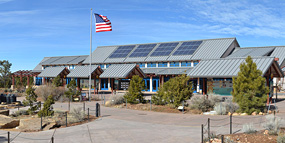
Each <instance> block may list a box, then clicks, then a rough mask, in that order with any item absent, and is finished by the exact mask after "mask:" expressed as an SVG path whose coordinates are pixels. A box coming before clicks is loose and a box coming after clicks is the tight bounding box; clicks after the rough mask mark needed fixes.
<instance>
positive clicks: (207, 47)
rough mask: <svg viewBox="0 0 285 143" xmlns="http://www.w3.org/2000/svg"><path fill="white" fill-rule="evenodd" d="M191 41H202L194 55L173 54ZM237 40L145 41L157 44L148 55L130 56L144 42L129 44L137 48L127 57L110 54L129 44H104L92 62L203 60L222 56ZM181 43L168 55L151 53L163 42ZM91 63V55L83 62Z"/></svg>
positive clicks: (93, 55)
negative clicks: (115, 56)
mask: <svg viewBox="0 0 285 143" xmlns="http://www.w3.org/2000/svg"><path fill="white" fill-rule="evenodd" d="M190 41H202V43H201V45H200V46H199V47H198V48H197V50H196V51H195V52H194V53H193V54H192V55H179V56H173V53H175V51H176V50H177V49H178V48H179V47H180V45H181V44H182V43H183V42H190ZM234 41H235V38H219V39H204V40H187V41H170V42H158V43H144V44H157V45H156V46H155V47H154V48H153V49H152V50H151V51H150V52H149V54H148V55H147V56H146V57H129V56H130V55H131V54H132V52H134V51H135V50H136V48H137V47H138V45H144V44H129V45H136V46H135V48H134V49H133V50H132V51H131V52H130V53H129V54H128V56H127V57H125V58H109V57H110V55H111V54H112V53H113V52H114V51H115V50H116V49H117V48H118V47H119V46H127V45H116V46H102V47H97V48H96V49H95V51H94V52H93V53H92V63H96V64H102V63H110V64H112V63H127V62H129V63H131V62H160V61H161V62H163V61H164V62H166V61H190V60H193V59H194V60H201V59H212V58H221V56H223V54H224V53H225V52H226V51H227V50H228V48H229V47H230V45H231V44H232V43H233V42H234ZM175 42H178V43H179V44H178V45H177V46H176V47H175V48H174V50H173V51H172V52H171V53H170V55H168V56H157V57H151V56H150V55H151V54H152V53H153V52H154V51H155V50H156V49H157V48H158V47H159V45H160V44H162V43H175ZM88 63H89V57H88V58H86V60H85V61H84V62H83V64H88Z"/></svg>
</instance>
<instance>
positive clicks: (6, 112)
mask: <svg viewBox="0 0 285 143" xmlns="http://www.w3.org/2000/svg"><path fill="white" fill-rule="evenodd" d="M0 115H5V116H9V110H0Z"/></svg>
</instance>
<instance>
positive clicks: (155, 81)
mask: <svg viewBox="0 0 285 143" xmlns="http://www.w3.org/2000/svg"><path fill="white" fill-rule="evenodd" d="M158 84H159V79H152V91H153V92H156V91H157V90H158Z"/></svg>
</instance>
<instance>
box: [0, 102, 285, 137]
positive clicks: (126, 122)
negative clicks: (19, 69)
mask: <svg viewBox="0 0 285 143" xmlns="http://www.w3.org/2000/svg"><path fill="white" fill-rule="evenodd" d="M95 104H96V102H86V109H87V108H90V109H93V110H94V109H95ZM276 104H277V106H278V107H279V110H280V113H278V114H277V116H280V117H282V118H283V119H285V100H283V101H280V102H278V103H276ZM67 107H68V103H56V104H55V105H54V108H55V109H61V110H67ZM76 107H83V104H82V103H72V105H71V108H76ZM93 112H94V111H92V112H90V114H93V115H94V114H95V113H93ZM101 114H102V118H100V119H98V120H95V121H93V122H90V123H86V124H82V125H78V126H72V127H67V128H60V129H56V131H55V130H48V131H42V132H33V133H20V134H19V132H11V139H14V138H15V137H16V138H15V139H14V140H13V141H12V142H13V143H48V142H50V139H51V137H52V135H53V133H54V132H55V134H54V142H55V143H73V142H74V143H81V142H82V143H95V142H96V143H101V142H102V143H113V142H132V143H133V142H149V143H152V142H153V143H157V142H166V143H172V142H181V143H183V142H191V143H198V142H200V140H201V124H205V123H206V122H207V119H208V118H211V122H210V124H211V125H210V126H211V131H216V133H217V134H228V133H229V116H226V115H224V116H204V115H190V114H172V113H158V112H151V111H137V110H129V109H124V108H122V109H117V108H108V107H103V106H101ZM264 119H265V117H264V116H237V117H233V123H234V124H233V132H238V131H240V129H241V128H242V125H243V124H245V123H250V122H252V123H254V125H255V127H256V128H257V129H261V128H262V127H261V123H262V122H263V121H264ZM18 134H19V135H18ZM17 135H18V136H17ZM2 142H7V131H3V130H0V143H2Z"/></svg>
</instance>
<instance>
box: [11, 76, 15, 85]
mask: <svg viewBox="0 0 285 143" xmlns="http://www.w3.org/2000/svg"><path fill="white" fill-rule="evenodd" d="M12 85H13V86H15V76H14V75H12Z"/></svg>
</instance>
